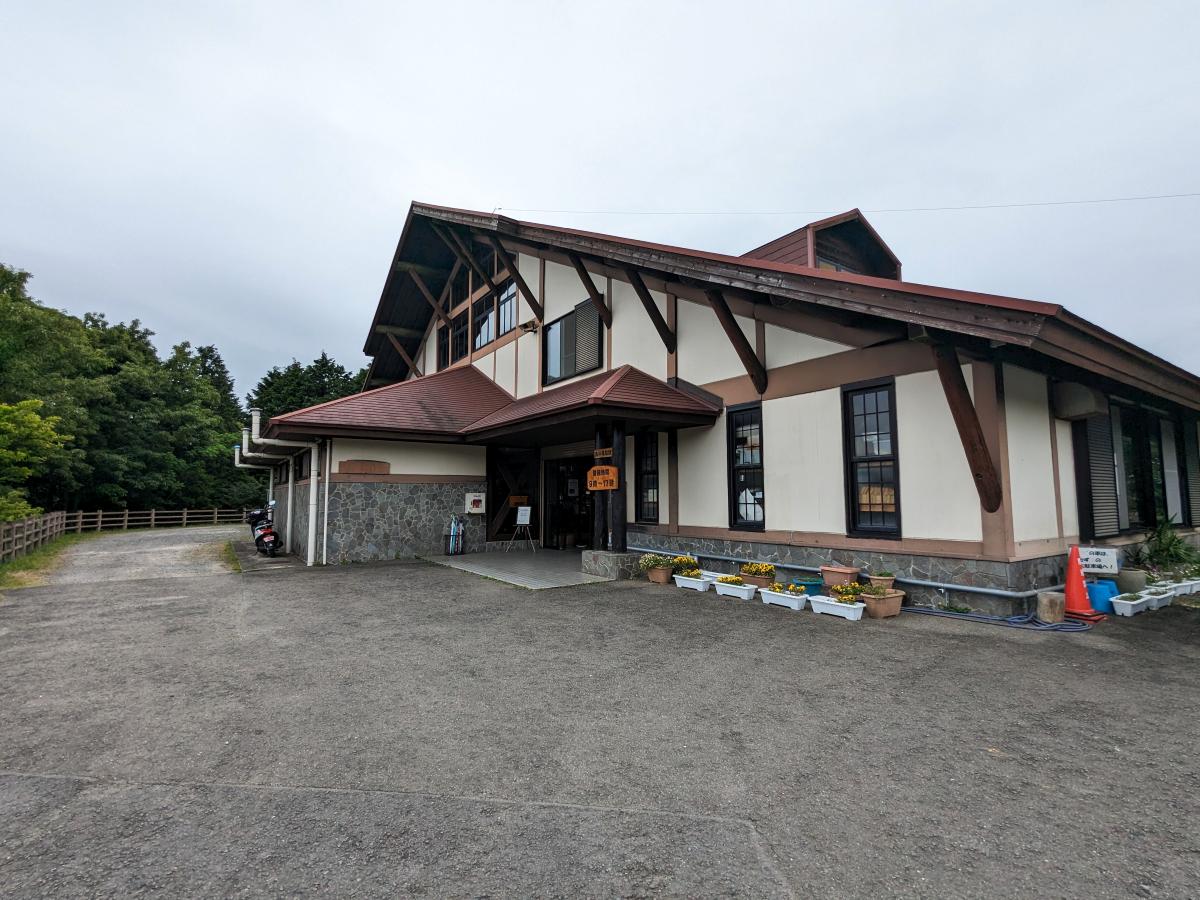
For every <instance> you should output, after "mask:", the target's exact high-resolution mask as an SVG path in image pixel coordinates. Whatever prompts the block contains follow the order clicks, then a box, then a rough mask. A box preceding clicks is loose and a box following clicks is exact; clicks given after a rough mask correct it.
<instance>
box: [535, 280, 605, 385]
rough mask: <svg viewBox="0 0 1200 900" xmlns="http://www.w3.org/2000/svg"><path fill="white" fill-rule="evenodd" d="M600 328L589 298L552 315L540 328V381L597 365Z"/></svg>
mask: <svg viewBox="0 0 1200 900" xmlns="http://www.w3.org/2000/svg"><path fill="white" fill-rule="evenodd" d="M603 349H604V330H603V328H601V326H600V314H599V313H598V312H597V311H596V307H595V306H593V305H592V301H591V300H584V301H583V302H582V303H579V304H577V305H576V306H575V309H574V310H572V311H571V312H569V313H567V314H566V315H565V316H562V317H561V318H559V319H555V320H554V321H553V322H550V323H549V324H547V325H546V326H545V328H543V329H542V384H554V382H556V381H562V380H563V379H564V378H571V377H572V376H574V375H581V374H583V373H584V372H590V371H592V369H598V368H600V360H601V358H602V357H603V355H604V353H603Z"/></svg>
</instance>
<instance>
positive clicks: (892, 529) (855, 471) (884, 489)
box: [844, 384, 900, 537]
mask: <svg viewBox="0 0 1200 900" xmlns="http://www.w3.org/2000/svg"><path fill="white" fill-rule="evenodd" d="M895 409H896V404H895V393H894V390H893V386H892V385H890V384H888V385H881V386H877V387H870V388H864V389H859V390H850V391H846V393H845V411H844V424H845V431H846V436H845V453H846V483H847V486H848V493H849V497H848V500H849V503H848V506H849V525H848V530H849V533H850V534H859V535H882V536H885V537H899V536H900V496H899V495H900V478H899V472H898V468H897V466H898V461H897V458H896V416H895Z"/></svg>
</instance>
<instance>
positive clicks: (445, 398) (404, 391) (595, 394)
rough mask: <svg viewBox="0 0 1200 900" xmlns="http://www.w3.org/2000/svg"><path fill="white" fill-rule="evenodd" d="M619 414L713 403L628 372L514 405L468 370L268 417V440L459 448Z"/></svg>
mask: <svg viewBox="0 0 1200 900" xmlns="http://www.w3.org/2000/svg"><path fill="white" fill-rule="evenodd" d="M618 410H619V411H621V412H622V413H624V414H626V415H629V414H633V415H636V414H638V413H639V412H646V413H650V414H652V415H653V416H656V417H658V418H660V419H662V421H663V422H666V423H671V424H680V425H686V424H696V423H697V422H698V421H700V420H711V419H715V418H716V417H717V415H718V414H720V412H721V407H720V405H719V404H718V403H716V402H708V401H706V400H704V399H702V398H700V397H697V396H694V395H692V394H690V393H687V392H685V391H682V390H680V389H679V388H676V387H672V386H671V385H669V384H666V383H664V382H662V381H659V380H658V379H657V378H654V377H652V376H650V375H647V374H646V373H645V372H642V371H640V370H639V369H635V368H633V367H632V366H621V367H620V368H619V369H615V370H613V371H611V372H600V373H598V374H596V375H592V376H589V377H587V378H581V379H579V380H577V381H572V382H570V383H568V384H564V385H562V386H561V387H556V388H550V389H548V390H545V391H542V392H541V393H540V394H533V395H532V396H529V397H523V398H521V399H520V400H514V399H513V398H512V396H511V395H510V394H509V393H507V392H506V391H504V390H502V389H501V388H500V387H498V386H497V385H496V383H495V382H494V381H492V380H491V379H490V378H488V377H487V376H486V375H484V374H483V373H482V372H480V371H479V370H478V369H477V368H475V366H473V365H464V366H456V367H455V368H453V369H446V370H444V371H442V372H438V373H437V374H435V375H428V376H426V377H424V378H416V379H412V380H410V381H402V382H399V383H397V384H392V385H388V386H387V387H381V388H376V389H375V390H373V391H367V392H365V393H362V394H353V395H351V396H349V397H343V398H342V399H340V400H331V401H329V402H328V403H321V404H319V405H317V406H310V407H308V408H307V409H299V410H296V411H295V412H290V413H285V414H283V415H280V416H274V417H272V419H271V421H270V422H269V423H268V428H267V436H268V437H272V436H276V435H278V434H281V433H287V434H328V433H334V432H336V433H337V434H343V435H344V434H351V433H355V432H364V436H368V434H375V433H377V434H375V436H378V437H382V436H388V437H397V438H410V439H421V438H428V439H436V440H466V441H470V440H471V439H472V438H473V437H475V436H477V435H481V434H483V433H484V432H494V431H496V430H500V431H503V430H504V429H505V428H506V427H516V426H520V427H521V428H522V429H524V428H528V427H530V426H533V425H537V424H541V423H543V422H544V420H545V419H547V418H548V417H552V416H562V415H563V414H570V413H572V412H586V413H587V414H588V415H592V414H604V413H606V412H615V411H618Z"/></svg>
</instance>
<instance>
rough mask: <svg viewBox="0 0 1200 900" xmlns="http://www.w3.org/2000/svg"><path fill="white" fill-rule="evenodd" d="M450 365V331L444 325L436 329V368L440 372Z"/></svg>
mask: <svg viewBox="0 0 1200 900" xmlns="http://www.w3.org/2000/svg"><path fill="white" fill-rule="evenodd" d="M448 365H450V329H449V328H448V327H447V326H445V325H439V326H438V328H437V367H438V371H439V372H440V371H441V370H442V369H444V368H446V366H448Z"/></svg>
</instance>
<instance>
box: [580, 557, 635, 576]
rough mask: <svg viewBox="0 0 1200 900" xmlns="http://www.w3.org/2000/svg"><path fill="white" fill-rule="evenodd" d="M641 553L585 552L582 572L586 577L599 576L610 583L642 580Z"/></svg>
mask: <svg viewBox="0 0 1200 900" xmlns="http://www.w3.org/2000/svg"><path fill="white" fill-rule="evenodd" d="M641 555H642V554H640V553H613V552H612V551H609V550H584V551H583V557H582V564H581V566H580V568H581V570H582V571H583V573H584V574H585V575H599V576H600V577H602V578H607V579H609V580H610V581H628V580H629V579H631V578H640V577H641V572H640V571H639V570H638V559H639V557H641Z"/></svg>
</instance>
